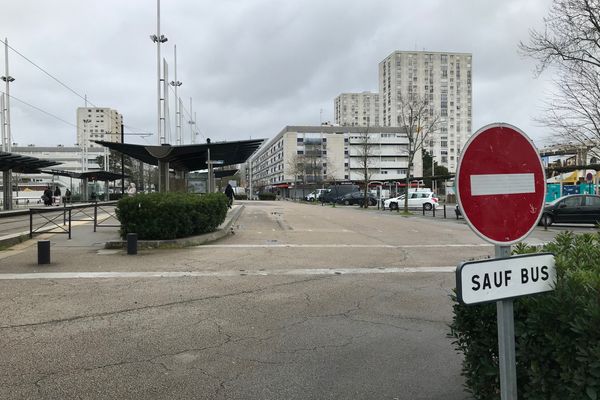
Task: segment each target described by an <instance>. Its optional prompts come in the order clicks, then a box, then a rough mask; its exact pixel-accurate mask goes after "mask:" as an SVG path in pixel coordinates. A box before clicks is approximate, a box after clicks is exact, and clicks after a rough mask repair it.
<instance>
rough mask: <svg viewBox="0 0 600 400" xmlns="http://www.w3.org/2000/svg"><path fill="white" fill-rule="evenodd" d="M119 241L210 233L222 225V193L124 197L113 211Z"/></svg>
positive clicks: (143, 194)
mask: <svg viewBox="0 0 600 400" xmlns="http://www.w3.org/2000/svg"><path fill="white" fill-rule="evenodd" d="M115 211H116V215H117V218H118V219H119V221H120V222H121V230H120V234H121V237H122V238H125V237H127V234H128V233H133V232H135V233H137V234H138V238H139V239H141V240H166V239H176V238H180V237H186V236H192V235H198V234H202V233H206V232H212V231H214V230H215V229H217V227H218V226H219V225H220V224H221V223H223V221H225V217H226V215H227V197H226V196H225V195H224V194H223V193H210V194H206V195H203V196H198V195H195V194H190V193H147V194H146V193H141V194H137V195H135V196H132V197H124V198H122V199H121V200H119V202H118V203H117V207H116V209H115Z"/></svg>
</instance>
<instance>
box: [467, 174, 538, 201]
mask: <svg viewBox="0 0 600 400" xmlns="http://www.w3.org/2000/svg"><path fill="white" fill-rule="evenodd" d="M518 193H535V177H534V175H533V174H531V173H527V174H483V175H471V195H472V196H484V195H493V194H518Z"/></svg>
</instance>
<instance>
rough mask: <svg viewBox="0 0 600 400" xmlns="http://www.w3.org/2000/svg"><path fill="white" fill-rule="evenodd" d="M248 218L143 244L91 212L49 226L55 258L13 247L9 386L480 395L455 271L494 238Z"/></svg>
mask: <svg viewBox="0 0 600 400" xmlns="http://www.w3.org/2000/svg"><path fill="white" fill-rule="evenodd" d="M0 223H1V220H0ZM558 230H559V229H550V230H549V231H543V230H540V229H536V231H535V232H534V233H533V234H532V235H531V236H530V238H529V241H530V242H532V243H536V244H537V243H543V242H546V241H549V240H551V239H552V237H553V236H554V235H555V234H556V232H557V231H558ZM234 231H235V234H233V235H229V236H227V237H225V238H223V239H221V240H219V241H218V242H214V243H212V244H210V245H203V246H198V247H192V248H186V249H171V250H165V249H162V250H142V251H140V253H139V254H138V255H136V256H128V255H126V254H125V253H124V252H123V251H119V250H105V249H103V244H104V242H106V241H107V240H110V239H116V238H117V231H116V229H115V228H101V229H99V230H98V232H97V233H93V232H92V226H91V225H90V224H89V223H88V224H84V223H80V225H78V226H76V227H75V228H74V232H73V239H72V240H67V237H66V235H41V236H40V237H41V238H46V237H47V238H49V239H50V240H51V241H52V264H50V265H47V266H39V265H37V264H36V262H37V253H36V246H35V244H36V241H35V240H33V241H29V242H24V243H21V244H19V245H16V246H13V247H12V248H10V249H6V250H3V251H0V307H1V308H2V310H3V312H2V319H1V321H0V348H1V354H2V357H1V358H0V371H1V373H0V398H1V399H390V400H392V399H445V400H462V399H469V396H468V394H466V393H465V391H464V390H463V386H462V385H463V379H462V377H461V376H460V363H461V357H460V356H459V355H458V354H456V353H455V351H454V349H453V347H452V344H451V342H450V339H448V338H447V337H446V335H447V333H448V323H449V322H450V321H451V318H452V314H451V302H450V299H449V295H450V293H451V290H452V288H453V287H454V274H453V268H454V266H456V264H457V263H458V262H459V261H461V260H465V259H471V258H480V257H487V256H489V255H491V254H492V253H493V247H492V246H491V245H488V244H486V243H485V242H483V241H482V240H481V239H479V238H478V237H477V236H475V235H474V234H473V233H472V232H471V231H470V230H469V228H468V227H467V226H466V225H465V224H464V222H463V221H456V220H454V219H448V220H442V219H439V218H436V219H435V220H434V219H431V218H423V217H416V216H415V217H403V216H401V215H399V214H396V213H391V212H389V211H386V212H384V211H377V210H373V209H369V210H362V209H359V208H357V207H336V208H332V207H331V206H324V207H323V206H320V205H308V204H298V203H293V202H285V201H279V202H246V203H245V208H244V210H243V212H242V214H241V216H240V218H239V219H238V220H237V222H236V223H235V225H234ZM40 237H37V238H36V240H37V239H38V238H40Z"/></svg>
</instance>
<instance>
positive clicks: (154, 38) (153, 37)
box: [150, 0, 168, 145]
mask: <svg viewBox="0 0 600 400" xmlns="http://www.w3.org/2000/svg"><path fill="white" fill-rule="evenodd" d="M150 39H151V40H152V41H153V42H154V43H156V74H157V79H156V92H157V95H158V98H157V106H156V108H157V124H156V129H157V131H156V133H157V136H158V144H159V145H161V144H162V139H163V137H162V129H161V119H162V114H161V107H160V104H161V101H162V96H161V89H160V84H161V81H162V79H161V77H160V44H161V43H165V42H166V41H167V40H168V39H167V38H166V36H165V35H161V34H160V0H156V35H150Z"/></svg>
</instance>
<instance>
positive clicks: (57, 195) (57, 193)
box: [54, 186, 62, 206]
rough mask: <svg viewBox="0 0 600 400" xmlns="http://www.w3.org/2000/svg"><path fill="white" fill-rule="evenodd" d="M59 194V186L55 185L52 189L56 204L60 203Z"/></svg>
mask: <svg viewBox="0 0 600 400" xmlns="http://www.w3.org/2000/svg"><path fill="white" fill-rule="evenodd" d="M61 194H62V193H61V192H60V188H59V187H58V186H56V188H55V189H54V198H55V200H56V202H57V203H58V204H57V206H58V205H60V195H61Z"/></svg>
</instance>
